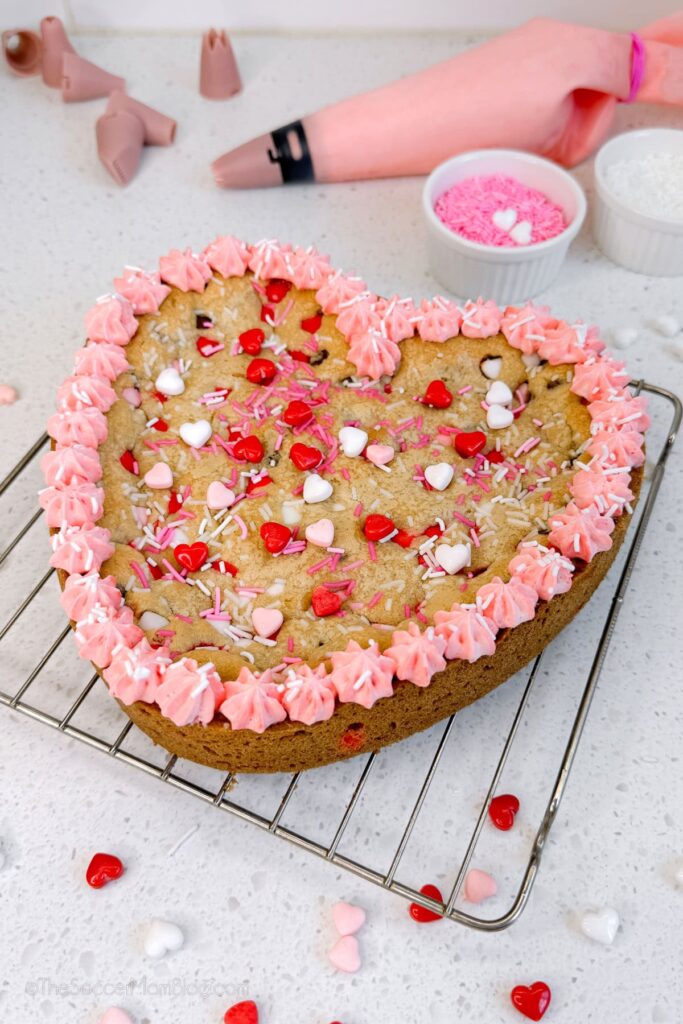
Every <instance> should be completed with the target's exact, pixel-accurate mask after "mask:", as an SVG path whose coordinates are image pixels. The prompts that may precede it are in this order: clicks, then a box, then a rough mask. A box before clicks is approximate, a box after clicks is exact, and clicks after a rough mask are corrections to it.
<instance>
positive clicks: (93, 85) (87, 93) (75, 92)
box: [62, 53, 126, 103]
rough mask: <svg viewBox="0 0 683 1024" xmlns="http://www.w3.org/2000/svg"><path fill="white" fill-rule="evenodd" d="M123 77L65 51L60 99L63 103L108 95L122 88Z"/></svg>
mask: <svg viewBox="0 0 683 1024" xmlns="http://www.w3.org/2000/svg"><path fill="white" fill-rule="evenodd" d="M125 84H126V83H125V81H124V80H123V78H119V77H118V75H111V74H110V73H109V72H108V71H105V70H104V68H99V67H98V66H97V64H91V63H90V61H89V60H84V58H83V57H79V56H78V54H77V53H65V54H64V57H63V64H62V99H63V100H64V102H65V103H77V102H78V101H79V100H94V99H97V98H98V97H100V96H108V95H109V93H110V92H113V91H114V89H123V88H124V86H125Z"/></svg>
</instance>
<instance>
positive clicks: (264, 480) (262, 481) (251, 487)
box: [245, 473, 273, 494]
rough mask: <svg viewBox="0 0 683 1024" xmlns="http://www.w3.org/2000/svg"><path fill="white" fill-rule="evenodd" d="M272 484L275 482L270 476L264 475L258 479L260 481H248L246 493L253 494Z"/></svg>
mask: <svg viewBox="0 0 683 1024" xmlns="http://www.w3.org/2000/svg"><path fill="white" fill-rule="evenodd" d="M272 482H273V481H272V480H271V478H270V477H269V476H268V474H267V473H264V474H263V476H260V477H259V478H258V480H252V479H250V480H248V481H247V486H246V487H245V491H246V493H247V494H251V493H252V492H253V491H257V490H258V489H259V488H260V487H267V486H268V484H272Z"/></svg>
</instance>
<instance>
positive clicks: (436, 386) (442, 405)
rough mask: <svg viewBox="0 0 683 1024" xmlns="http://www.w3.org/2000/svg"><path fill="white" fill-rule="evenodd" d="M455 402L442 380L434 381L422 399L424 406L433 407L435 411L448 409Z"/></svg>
mask: <svg viewBox="0 0 683 1024" xmlns="http://www.w3.org/2000/svg"><path fill="white" fill-rule="evenodd" d="M452 401H453V395H452V394H451V392H450V391H449V390H448V388H447V387H446V385H445V384H444V382H443V381H442V380H433V381H432V382H431V384H429V385H428V386H427V390H426V391H425V393H424V398H423V399H422V404H423V405H431V406H433V407H434V408H435V409H447V408H448V406H449V405H450V404H451V402H452Z"/></svg>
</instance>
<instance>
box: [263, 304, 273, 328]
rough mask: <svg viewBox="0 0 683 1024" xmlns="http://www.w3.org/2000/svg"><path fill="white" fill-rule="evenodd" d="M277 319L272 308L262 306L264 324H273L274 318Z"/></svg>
mask: <svg viewBox="0 0 683 1024" xmlns="http://www.w3.org/2000/svg"><path fill="white" fill-rule="evenodd" d="M274 317H275V310H274V309H273V307H272V306H261V320H262V322H263V323H264V324H270V325H271V326H272V324H273V318H274Z"/></svg>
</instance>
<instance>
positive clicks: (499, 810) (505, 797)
mask: <svg viewBox="0 0 683 1024" xmlns="http://www.w3.org/2000/svg"><path fill="white" fill-rule="evenodd" d="M518 810H519V800H518V799H517V797H516V796H513V794H512V793H503V794H501V796H494V798H493V800H492V801H491V803H490V804H489V818H490V819H491V821H492V822H493V824H494V825H495V826H496V828H499V829H500V830H501V832H507V831H508V830H509V829H511V828H512V826H513V825H514V823H515V814H516V813H517V811H518Z"/></svg>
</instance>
